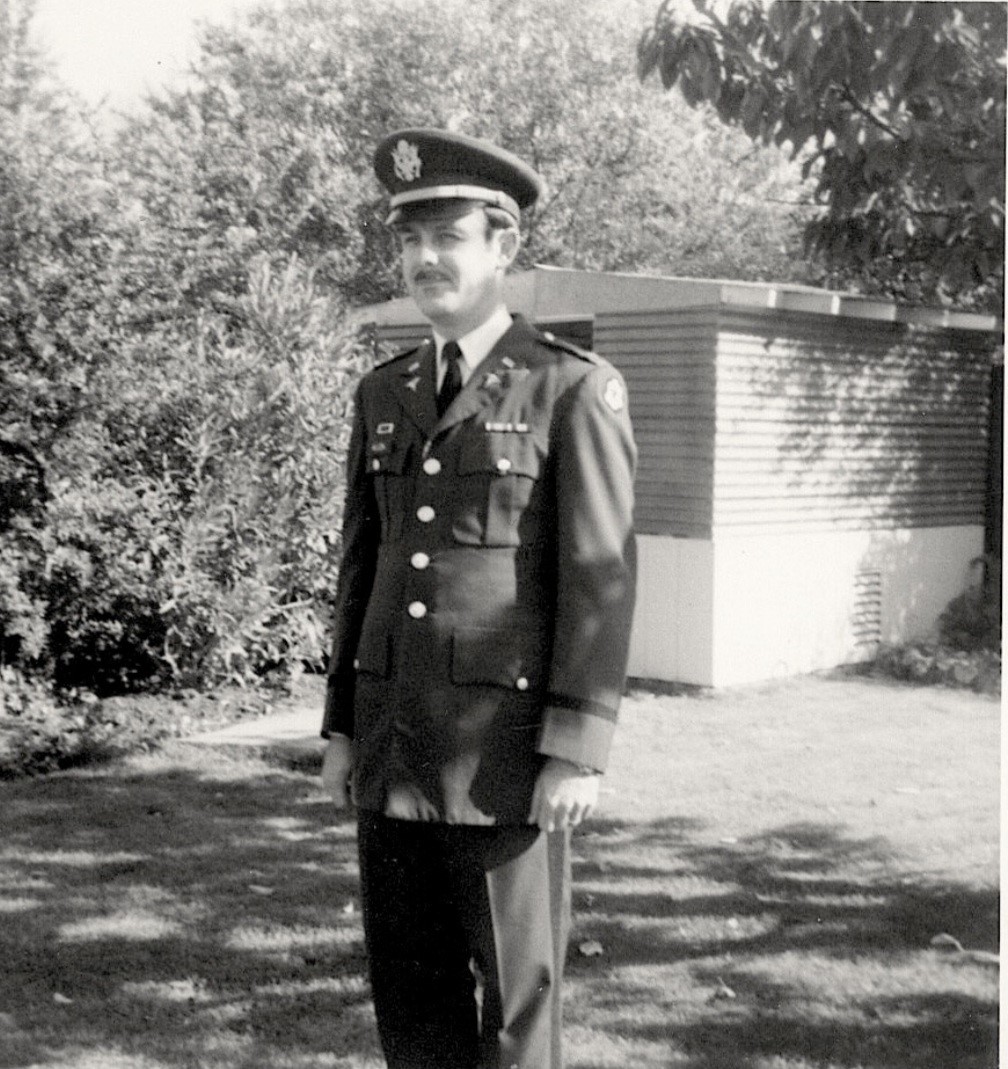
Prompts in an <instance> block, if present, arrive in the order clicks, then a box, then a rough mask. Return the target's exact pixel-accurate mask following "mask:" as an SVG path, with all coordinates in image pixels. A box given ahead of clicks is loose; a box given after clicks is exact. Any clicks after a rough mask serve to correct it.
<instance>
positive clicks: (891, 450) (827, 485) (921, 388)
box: [714, 309, 994, 531]
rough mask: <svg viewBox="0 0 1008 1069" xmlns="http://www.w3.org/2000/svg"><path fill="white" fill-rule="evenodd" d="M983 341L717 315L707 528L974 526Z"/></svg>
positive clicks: (829, 320)
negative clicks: (711, 523)
mask: <svg viewBox="0 0 1008 1069" xmlns="http://www.w3.org/2000/svg"><path fill="white" fill-rule="evenodd" d="M993 340H994V339H993V337H992V335H991V334H989V333H985V332H980V331H966V330H948V329H935V328H930V327H918V326H912V325H909V324H906V323H891V322H884V321H879V320H871V319H855V318H843V317H826V316H820V315H805V314H797V313H780V312H777V313H773V312H770V313H765V314H762V315H753V314H752V313H745V312H734V311H732V310H730V309H722V310H721V312H720V315H719V329H718V343H717V434H716V442H717V446H716V460H715V470H714V526H715V528H718V529H721V528H740V527H754V528H758V529H759V530H761V531H765V530H767V529H770V528H784V529H787V530H802V531H808V530H816V529H821V528H831V529H844V528H846V529H864V528H868V529H882V528H887V529H891V528H895V527H945V526H962V525H971V524H983V522H984V504H985V502H984V498H985V477H986V464H987V426H988V404H989V383H990V354H991V349H992V342H993Z"/></svg>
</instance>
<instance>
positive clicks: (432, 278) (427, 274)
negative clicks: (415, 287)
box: [413, 267, 451, 282]
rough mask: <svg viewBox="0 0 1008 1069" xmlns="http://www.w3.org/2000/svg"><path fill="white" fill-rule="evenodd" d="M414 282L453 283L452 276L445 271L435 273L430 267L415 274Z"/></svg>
mask: <svg viewBox="0 0 1008 1069" xmlns="http://www.w3.org/2000/svg"><path fill="white" fill-rule="evenodd" d="M413 281H414V282H451V276H450V275H447V274H445V272H443V271H434V270H432V269H431V268H429V267H424V268H421V269H420V270H419V271H414V272H413Z"/></svg>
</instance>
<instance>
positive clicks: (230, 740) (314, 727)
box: [183, 700, 325, 754]
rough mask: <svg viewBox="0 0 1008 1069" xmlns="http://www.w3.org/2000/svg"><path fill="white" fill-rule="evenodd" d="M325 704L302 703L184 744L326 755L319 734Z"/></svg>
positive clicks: (192, 737)
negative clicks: (323, 753)
mask: <svg viewBox="0 0 1008 1069" xmlns="http://www.w3.org/2000/svg"><path fill="white" fill-rule="evenodd" d="M321 725H322V703H321V700H320V701H319V702H318V703H311V704H308V703H301V704H298V705H295V706H292V707H291V708H286V709H282V710H281V711H279V712H276V713H269V714H268V715H266V716H260V717H255V718H252V719H248V720H241V721H239V722H238V723H237V724H231V725H230V726H229V727H226V728H218V729H217V730H216V731H208V732H204V733H203V734H200V735H190V736H189V737H188V738H186V739H184V740H183V741H184V742H187V743H192V744H193V745H196V746H243V747H245V746H247V747H250V748H252V749H259V750H266V749H270V750H288V751H290V750H293V751H297V752H299V753H312V752H315V753H318V754H321V753H322V749H323V747H324V745H325V742H324V740H323V739H322V737H321V736H320V735H319V728H320V727H321Z"/></svg>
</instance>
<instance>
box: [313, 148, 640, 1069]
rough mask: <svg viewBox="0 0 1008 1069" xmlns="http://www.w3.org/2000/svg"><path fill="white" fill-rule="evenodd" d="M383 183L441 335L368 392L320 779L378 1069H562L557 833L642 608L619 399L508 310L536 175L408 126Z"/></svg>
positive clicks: (561, 832)
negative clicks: (346, 824)
mask: <svg viewBox="0 0 1008 1069" xmlns="http://www.w3.org/2000/svg"><path fill="white" fill-rule="evenodd" d="M375 170H376V173H377V175H378V177H379V179H380V180H381V182H382V183H383V184H384V186H385V187H386V188H387V189H388V191H389V193H390V194H391V197H390V208H391V214H390V216H389V219H388V224H389V225H390V226H391V227H392V228H393V229H394V230H395V232H396V233H397V235H398V237H399V243H400V248H401V254H402V269H403V275H404V278H405V282H406V286H407V288H408V290H409V292H410V294H411V295H412V296H413V298H414V299H415V301H416V303H417V305H418V306H419V308H420V310H421V312H422V313H423V314H424V315H425V316H426V318H427V319H428V320H429V321H430V323H431V325H432V327H433V333H434V341H433V343H430V342H428V343H426V344H424V345H421V346H419V347H418V348H416V349H413V350H411V351H410V352H407V353H405V354H403V355H402V356H399V357H397V358H395V359H393V360H391V361H389V362H388V363H385V364H383V365H381V366H379V367H377V368H376V369H375V370H374V371H372V372H371V373H370V374H368V375H366V376H365V377H364V379H363V380H362V381H361V384H360V387H359V389H358V392H357V396H356V409H355V415H354V424H353V432H352V436H351V441H350V450H349V456H348V461H347V463H348V471H347V497H346V509H345V513H344V520H343V563H342V567H341V570H340V576H339V584H338V590H337V596H336V617H335V641H334V649H333V655H332V660H331V663H330V667H329V680H328V691H327V698H326V710H325V718H324V723H323V729H322V734H323V736H324V737H325V738H327V739H328V740H329V742H328V745H327V749H326V753H325V759H324V767H323V780H324V783H325V785H326V787H327V789H328V790H329V791H330V792H331V793H332V795H333V797H334V799H335V801H336V803H337V804H338V805H346V804H348V780H349V782H350V783H351V784H352V793H353V797H354V801H355V803H356V805H357V807H358V843H359V851H360V865H361V890H362V899H363V916H364V931H365V939H366V945H367V952H368V958H369V962H370V973H371V982H372V989H373V996H374V1003H375V1012H376V1017H377V1021H378V1031H379V1034H380V1036H381V1041H382V1046H383V1049H384V1051H385V1056H386V1058H387V1060H388V1064H389V1065H390V1066H391V1067H393V1069H474V1067H477V1066H478V1067H480V1069H560V1067H561V1056H560V982H561V977H562V970H563V962H564V955H565V952H566V940H567V930H568V920H569V859H568V847H569V832H570V828H572V827H573V826H575V825H577V824H578V823H580V822H581V821H582V820H583V819H584V817H585V816H586V815H587V814H588V813H589V812H590V811H591V809H592V807H593V806H594V805H595V802H596V800H597V797H598V782H599V774H600V773H601V772H602V771H603V770H604V768H605V765H606V759H607V755H608V750H609V744H610V740H611V737H612V733H613V728H614V725H615V721H616V713H617V708H618V706H619V702H620V696H621V693H622V689H623V683H624V676H625V671H626V655H627V646H628V641H629V631H630V618H631V613H632V609H633V599H634V574H635V553H634V539H633V531H632V511H633V476H634V465H635V462H636V452H635V447H634V443H633V438H632V435H631V429H630V422H629V416H628V412H627V399H626V389H625V386H624V383H623V380H622V378H621V377H620V375H619V374H618V372H616V371H615V370H614V368H612V367H611V366H610V365H609V364H607V363H606V362H605V361H604V360H602V359H600V358H599V357H597V356H595V355H594V354H592V353H588V352H583V351H581V350H580V349H577V348H576V347H574V346H571V345H568V344H567V343H566V342H563V341H561V340H559V339H557V338H554V337H553V336H552V335H550V334H548V333H541V332H540V331H538V330H536V329H535V328H533V327H532V326H531V325H529V324H528V323H527V322H525V321H524V320H522V319H521V318H520V317H517V316H515V317H512V316H511V315H510V314H509V313H508V311H507V309H506V307H505V305H504V300H503V282H504V276H505V272H506V271H507V269H508V267H509V266H510V264H511V263H512V261H513V260H514V257H515V255H516V253H517V251H518V247H519V242H520V237H519V230H518V220H519V214H520V211H521V209H523V208H526V207H529V206H531V205H532V204H533V203H534V202H535V201H536V199H537V197H538V196H539V195H540V194H541V191H542V183H541V182H540V179H539V177H538V176H537V175H536V173H535V172H534V171H533V170H532V169H531V168H529V167H528V166H527V165H526V164H525V163H524V162H522V161H521V160H519V159H518V158H517V157H515V156H513V155H511V154H510V153H508V152H504V151H502V150H500V149H498V148H496V147H495V146H493V145H490V144H488V143H486V142H483V141H478V140H476V139H473V138H467V137H462V136H459V135H454V134H448V133H445V132H443V131H437V130H426V129H412V130H402V131H399V132H397V133H394V134H392V135H391V136H389V137H387V138H386V139H385V140H383V141H382V143H381V144H380V145H379V146H378V149H377V151H376V154H375Z"/></svg>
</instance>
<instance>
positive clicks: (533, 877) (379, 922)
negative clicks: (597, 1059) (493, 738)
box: [358, 810, 570, 1069]
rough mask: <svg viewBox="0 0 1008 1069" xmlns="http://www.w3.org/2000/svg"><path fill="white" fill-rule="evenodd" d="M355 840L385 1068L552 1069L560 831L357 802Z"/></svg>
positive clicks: (559, 950)
mask: <svg viewBox="0 0 1008 1069" xmlns="http://www.w3.org/2000/svg"><path fill="white" fill-rule="evenodd" d="M358 846H359V850H360V868H361V893H362V898H363V912H364V938H365V943H366V946H367V952H368V959H369V963H370V972H371V987H372V992H373V997H374V1006H375V1016H376V1018H377V1021H378V1033H379V1035H380V1037H381V1042H382V1048H383V1050H384V1052H385V1057H386V1059H387V1061H388V1064H389V1067H390V1069H562V1059H561V1053H560V1008H561V992H560V986H561V980H562V976H563V962H564V956H565V954H566V950H567V935H568V930H569V926H570V854H569V846H570V836H569V834H566V833H557V834H555V835H545V834H542V833H540V832H539V829H538V828H535V827H525V826H514V827H511V826H507V827H469V826H465V825H458V824H455V825H450V824H426V823H418V822H412V821H401V820H391V819H389V818H386V817H384V816H381V815H380V814H378V813H374V812H370V811H367V810H360V811H359V829H358Z"/></svg>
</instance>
